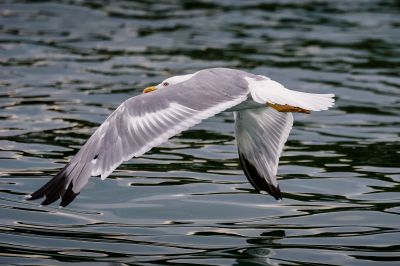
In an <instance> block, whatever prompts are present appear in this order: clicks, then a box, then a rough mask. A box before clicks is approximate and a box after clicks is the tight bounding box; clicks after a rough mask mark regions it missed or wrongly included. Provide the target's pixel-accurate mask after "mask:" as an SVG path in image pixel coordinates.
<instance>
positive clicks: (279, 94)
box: [245, 76, 335, 111]
mask: <svg viewBox="0 0 400 266" xmlns="http://www.w3.org/2000/svg"><path fill="white" fill-rule="evenodd" d="M245 79H246V80H247V82H248V84H249V89H250V93H251V97H252V98H253V100H254V101H256V102H258V103H261V104H265V103H272V104H280V105H291V106H294V107H300V108H303V109H306V110H310V111H322V110H327V109H328V108H330V107H332V106H333V105H334V103H335V99H334V97H335V95H334V94H317V93H307V92H300V91H293V90H289V89H287V88H285V87H284V86H283V85H282V84H280V83H279V82H276V81H274V80H272V79H269V78H267V77H265V76H258V78H256V79H254V78H249V77H247V78H245Z"/></svg>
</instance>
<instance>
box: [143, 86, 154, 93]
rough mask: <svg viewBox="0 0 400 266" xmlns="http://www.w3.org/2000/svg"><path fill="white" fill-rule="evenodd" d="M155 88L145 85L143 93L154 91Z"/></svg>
mask: <svg viewBox="0 0 400 266" xmlns="http://www.w3.org/2000/svg"><path fill="white" fill-rule="evenodd" d="M155 90H157V88H156V87H154V86H151V87H147V88H146V89H144V90H143V93H148V92H152V91H155Z"/></svg>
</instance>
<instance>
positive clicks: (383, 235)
mask: <svg viewBox="0 0 400 266" xmlns="http://www.w3.org/2000/svg"><path fill="white" fill-rule="evenodd" d="M109 2H110V3H106V2H104V3H103V2H101V1H84V0H81V1H73V0H72V1H63V2H61V1H60V2H57V3H56V2H52V3H51V2H46V1H32V2H26V1H20V2H17V1H15V2H13V1H1V3H0V86H1V87H0V123H1V127H0V254H1V255H0V263H3V264H6V265H9V264H14V265H27V264H33V265H59V264H67V263H69V262H76V263H80V264H81V265H90V264H91V265H126V264H129V265H362V266H364V265H399V263H400V262H399V258H400V232H399V231H400V215H399V213H400V207H399V203H400V193H399V190H400V186H399V182H400V165H399V159H400V153H399V150H400V138H399V134H400V97H399V96H400V77H399V74H400V4H399V2H398V1H390V0H387V1H340V0H339V1H289V0H287V1H220V2H211V1H202V2H199V1H154V3H153V4H152V3H151V2H150V1H138V2H122V1H119V2H112V1H109ZM216 66H225V67H231V68H238V69H242V70H247V71H250V72H253V73H257V74H263V75H267V76H269V77H271V78H273V79H275V80H278V81H279V82H281V83H283V84H285V85H286V86H287V87H288V88H292V89H297V90H301V91H309V92H321V93H329V92H333V93H335V94H336V95H337V104H336V106H335V108H334V109H332V110H331V111H326V112H318V113H314V114H312V115H296V117H295V120H296V122H295V127H294V129H293V131H292V134H291V135H290V137H289V141H288V143H287V145H286V148H285V151H284V153H283V156H282V158H281V163H280V168H279V172H278V173H279V176H280V177H281V178H280V184H281V185H280V186H281V189H282V190H283V191H284V194H283V195H284V200H283V201H282V202H277V201H275V200H274V199H273V198H272V197H270V196H265V195H261V194H258V193H256V192H255V191H254V190H253V189H252V187H251V186H250V185H249V183H248V182H247V180H246V178H245V177H244V175H243V172H242V171H241V169H240V167H239V161H238V158H237V157H238V156H237V153H236V146H235V139H234V132H233V117H232V114H230V113H224V114H220V115H218V116H216V117H213V118H211V119H208V120H207V121H205V122H204V123H202V124H201V125H198V126H196V127H195V128H193V129H191V130H190V131H187V132H184V133H183V134H180V135H178V136H176V137H174V138H173V139H171V141H170V142H169V143H166V144H163V145H161V146H160V147H158V148H155V149H153V150H152V151H151V152H149V153H148V154H146V155H145V156H142V157H141V158H139V159H135V160H131V161H129V162H127V163H124V164H123V165H121V166H120V167H119V168H118V170H117V171H115V172H114V173H113V174H112V175H111V176H110V178H108V179H107V180H105V181H101V180H100V179H99V178H92V179H91V181H90V182H89V184H88V185H87V186H86V187H85V189H84V191H83V193H81V195H80V196H79V197H78V198H77V199H76V200H75V201H74V202H73V203H72V204H71V205H70V206H68V208H64V209H58V207H57V205H53V206H49V207H41V206H39V203H40V202H38V201H36V202H26V201H24V199H23V196H24V195H25V194H28V193H30V192H32V191H33V190H35V189H37V188H38V187H39V186H41V185H42V184H44V183H45V182H46V181H47V180H48V178H49V177H50V176H52V175H54V174H55V173H56V172H57V170H58V169H60V168H61V167H62V166H63V165H64V163H65V162H67V161H68V160H69V158H71V156H73V155H74V154H75V153H76V152H77V151H78V150H79V148H80V146H81V145H82V144H83V143H84V142H85V140H86V139H87V138H88V137H89V136H90V134H91V133H92V132H93V131H94V130H95V129H96V127H97V126H98V125H99V124H100V123H101V122H102V121H103V120H104V119H105V117H106V116H107V115H108V114H109V113H110V112H111V111H112V110H113V109H115V108H116V107H117V106H118V105H119V104H120V103H121V102H122V101H123V100H125V99H127V98H129V97H131V96H134V95H137V94H139V93H140V92H141V90H142V89H143V88H144V87H146V86H149V85H152V84H156V83H158V82H160V81H161V80H163V79H164V78H166V77H169V76H172V75H176V74H183V73H191V72H194V71H197V70H199V69H203V68H209V67H216Z"/></svg>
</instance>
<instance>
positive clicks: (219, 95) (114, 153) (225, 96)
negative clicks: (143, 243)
mask: <svg viewBox="0 0 400 266" xmlns="http://www.w3.org/2000/svg"><path fill="white" fill-rule="evenodd" d="M247 94H248V86H247V83H246V82H245V81H244V80H243V79H242V78H239V76H238V75H236V76H232V75H231V73H228V72H227V71H226V70H224V71H218V70H208V71H201V72H199V74H197V75H196V76H195V78H192V79H190V80H188V81H186V82H182V83H180V84H177V85H174V86H170V87H168V88H165V89H162V90H158V91H154V92H151V93H147V94H142V95H139V96H136V97H133V98H130V99H128V100H127V101H125V102H124V103H122V104H121V105H120V106H119V107H118V108H117V109H116V110H115V111H114V112H113V113H112V114H111V115H110V116H109V117H108V118H107V119H106V120H105V121H104V123H103V124H102V125H101V126H100V127H99V128H98V129H97V130H96V131H95V133H94V134H93V135H92V136H91V137H90V139H89V140H88V141H87V142H86V144H85V145H84V146H83V147H82V148H81V150H80V151H79V152H78V153H77V154H76V156H75V157H74V158H73V159H72V160H71V161H70V162H69V163H68V164H67V165H66V166H65V167H64V168H63V169H62V170H61V171H60V172H59V173H58V174H57V175H56V176H55V177H53V179H51V180H50V181H49V182H48V183H47V184H45V185H44V186H43V187H42V188H40V189H39V190H37V191H36V192H34V193H32V194H31V195H30V196H28V197H27V198H28V199H30V200H34V199H37V198H41V197H46V199H45V200H44V202H43V203H42V204H43V205H47V204H51V203H53V202H54V201H56V200H58V199H59V198H60V197H61V198H62V200H61V204H60V205H61V206H66V205H68V204H69V203H70V202H71V201H72V200H73V199H74V198H75V197H76V196H77V194H79V192H80V190H81V189H82V187H83V186H85V185H86V183H87V182H88V180H89V178H90V177H91V176H97V175H101V178H102V179H104V178H106V177H107V176H108V175H110V174H111V172H112V171H113V170H114V169H115V168H116V167H118V166H119V165H120V164H121V163H122V162H123V161H126V160H129V159H130V158H132V157H138V156H140V155H142V154H143V153H145V152H147V151H148V150H150V149H151V148H152V147H155V146H157V145H159V144H161V143H163V142H165V141H166V140H168V139H169V138H170V137H172V136H174V135H176V134H178V133H179V132H181V131H183V130H185V129H188V128H190V127H192V126H194V125H195V124H198V123H200V122H201V120H203V119H206V118H208V117H211V116H214V115H215V114H217V113H219V112H221V111H224V110H226V109H228V108H231V107H233V106H235V105H237V104H239V103H241V102H243V101H245V100H246V99H247Z"/></svg>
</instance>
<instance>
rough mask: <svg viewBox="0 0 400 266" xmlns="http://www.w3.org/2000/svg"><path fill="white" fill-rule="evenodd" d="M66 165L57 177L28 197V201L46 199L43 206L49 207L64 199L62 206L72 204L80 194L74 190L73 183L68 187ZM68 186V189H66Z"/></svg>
mask: <svg viewBox="0 0 400 266" xmlns="http://www.w3.org/2000/svg"><path fill="white" fill-rule="evenodd" d="M67 167H68V165H66V166H65V167H64V168H63V169H62V170H61V171H60V172H58V174H57V175H56V176H54V177H53V178H52V179H51V180H50V181H48V182H47V183H46V184H45V185H44V186H42V187H41V188H39V189H38V190H36V191H35V192H33V193H32V194H30V195H28V196H26V199H27V200H36V199H40V198H43V197H45V200H44V201H43V202H42V204H41V205H49V204H52V203H53V202H55V201H57V200H58V199H60V198H62V200H61V203H60V206H62V207H65V206H67V205H68V204H70V203H71V202H72V201H73V200H74V199H75V197H76V196H77V195H78V194H79V193H75V192H73V190H72V182H71V183H70V184H69V185H68V182H69V180H68V176H67V174H66V171H65V169H66V168H67ZM67 185H68V188H67V189H66V187H67Z"/></svg>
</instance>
